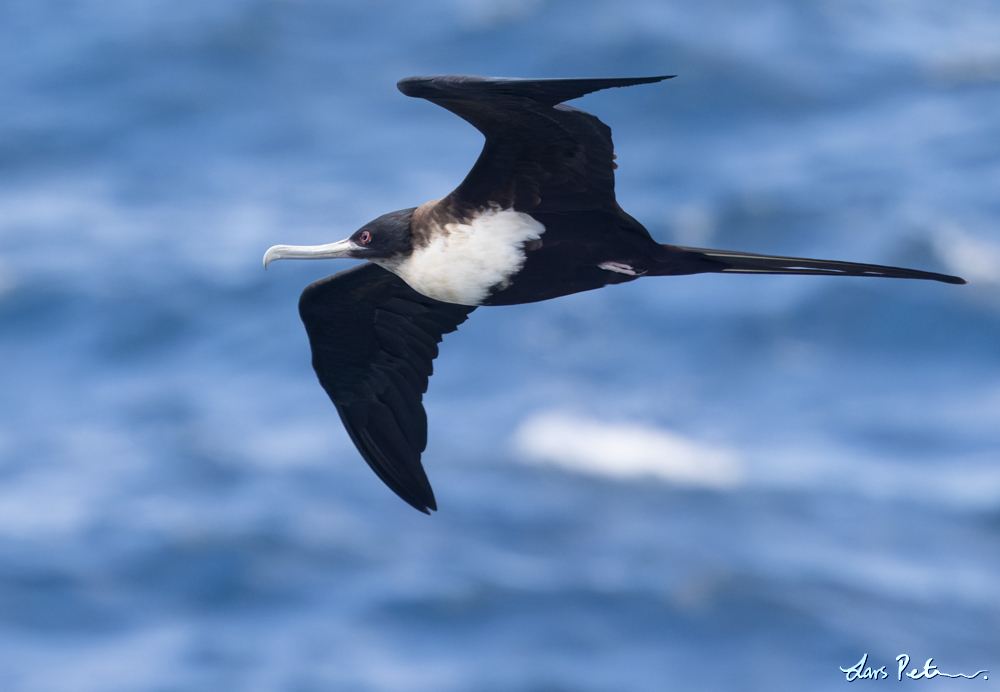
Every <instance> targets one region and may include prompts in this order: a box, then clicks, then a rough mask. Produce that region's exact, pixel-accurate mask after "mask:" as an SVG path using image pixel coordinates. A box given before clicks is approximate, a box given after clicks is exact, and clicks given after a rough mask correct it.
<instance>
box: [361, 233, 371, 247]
mask: <svg viewBox="0 0 1000 692" xmlns="http://www.w3.org/2000/svg"><path fill="white" fill-rule="evenodd" d="M371 239H372V234H371V233H369V232H368V231H361V242H362V243H364V244H365V245H367V244H368V243H369V242H370V241H371Z"/></svg>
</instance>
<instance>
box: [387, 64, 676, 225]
mask: <svg viewBox="0 0 1000 692" xmlns="http://www.w3.org/2000/svg"><path fill="white" fill-rule="evenodd" d="M669 78H670V77H667V76H663V77H639V78H623V79H497V78H491V77H472V76H468V75H451V76H440V77H409V78H407V79H403V80H401V81H400V82H399V83H398V84H397V86H398V87H399V90H400V91H401V92H403V93H404V94H406V95H407V96H414V97H418V98H424V99H427V100H428V101H430V102H432V103H435V104H437V105H439V106H441V107H442V108H446V109H448V110H449V111H451V112H452V113H454V114H455V115H457V116H459V117H460V118H462V119H464V120H466V121H467V122H469V123H471V124H472V125H473V126H474V127H475V128H476V129H477V130H479V131H480V132H481V133H483V135H484V136H485V137H486V143H485V144H484V145H483V151H482V153H481V154H480V155H479V158H478V159H477V160H476V163H475V165H473V167H472V170H471V171H469V174H468V175H467V176H466V178H465V180H463V181H462V183H461V185H459V186H458V188H456V189H455V191H454V192H452V193H451V194H450V195H449V196H448V197H446V198H445V199H444V200H443V202H444V204H445V207H446V208H447V209H448V211H449V212H450V213H453V214H457V215H460V216H461V215H463V214H470V213H474V212H476V211H478V210H481V209H484V208H486V207H487V206H489V204H491V203H494V204H499V205H500V206H501V207H502V208H504V209H511V208H513V209H514V210H516V211H521V212H530V213H542V212H572V211H593V210H599V209H603V210H606V211H618V210H619V207H618V203H617V202H616V201H615V176H614V169H615V164H614V147H613V144H612V142H611V128H610V127H608V126H607V125H605V124H604V123H602V122H601V121H600V120H598V119H597V118H596V117H594V116H593V115H591V114H589V113H585V112H583V111H581V110H578V109H576V108H573V107H571V106H566V105H562V104H563V101H568V100H570V99H575V98H579V97H581V96H583V95H585V94H589V93H591V92H594V91H598V90H600V89H608V88H610V87H624V86H632V85H634V84H650V83H652V82H659V81H662V80H664V79H669ZM637 226H638V225H637ZM638 228H641V226H638Z"/></svg>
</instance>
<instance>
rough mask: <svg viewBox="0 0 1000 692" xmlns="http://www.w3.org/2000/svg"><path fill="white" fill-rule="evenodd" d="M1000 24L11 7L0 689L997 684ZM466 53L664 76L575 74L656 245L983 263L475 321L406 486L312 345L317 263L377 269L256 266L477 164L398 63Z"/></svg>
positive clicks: (259, 4) (582, 4)
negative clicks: (598, 85) (309, 293)
mask: <svg viewBox="0 0 1000 692" xmlns="http://www.w3.org/2000/svg"><path fill="white" fill-rule="evenodd" d="M998 36H1000V5H998V4H997V3H996V2H992V1H990V0H951V1H949V2H941V1H940V0H907V1H905V2H903V1H896V0H886V1H884V2H877V3H872V2H867V1H862V0H802V1H800V0H749V1H746V0H739V1H738V0H705V1H704V2H697V3H689V2H680V1H679V0H676V1H675V0H666V1H664V0H656V1H653V0H648V1H641V0H640V1H629V0H621V1H619V0H616V1H614V2H611V1H605V0H575V1H570V0H429V1H428V2H419V3H418V2H405V1H403V0H365V1H364V2H362V1H361V0H343V1H341V2H332V1H331V2H324V1H321V0H212V1H210V2H206V1H205V0H200V1H194V0H174V1H171V2H166V1H165V0H33V1H32V2H14V1H11V2H0V690H2V691H3V692H174V691H185V692H187V691H192V692H193V691H202V690H204V691H212V692H217V691H220V690H240V691H248V692H258V691H259V692H271V691H274V692H283V691H288V692H308V691H317V692H318V691H331V690H332V691H340V690H346V691H358V692H369V691H370V692H376V691H377V692H390V691H400V692H423V691H428V692H466V691H477V692H478V691H483V692H504V691H511V692H514V691H529V692H568V691H574V692H576V691H582V692H598V691H616V692H617V691H636V692H660V691H663V690H708V691H713V690H720V691H729V690H767V691H779V692H780V691H784V690H789V691H791V690H807V689H808V690H834V689H842V688H844V687H845V685H854V686H865V687H866V688H870V687H876V688H878V689H882V688H888V687H890V686H898V688H899V689H904V688H905V689H907V690H908V689H911V688H913V689H916V688H917V687H920V688H922V689H926V690H933V691H934V692H939V691H944V690H963V691H965V690H983V689H992V688H993V687H995V686H996V685H997V684H998V682H997V681H1000V194H998V193H1000V42H998V40H997V37H998ZM443 73H444V74H447V73H469V74H485V75H497V76H508V77H610V76H644V75H660V74H676V75H678V77H677V78H676V79H673V80H669V81H667V82H663V83H660V84H655V85H647V86H639V87H632V88H628V89H615V90H611V91H607V92H602V93H598V94H593V95H590V96H587V97H585V98H583V99H581V100H579V101H577V102H574V105H576V106H578V107H581V108H584V109H585V110H588V111H590V112H593V113H595V114H597V115H598V116H599V117H601V118H602V119H603V120H604V121H605V122H607V123H608V124H610V125H611V126H612V127H613V129H614V132H615V144H616V151H617V154H618V163H619V166H620V167H619V169H618V171H617V182H618V198H619V201H620V203H621V205H622V206H623V208H624V209H626V210H627V211H628V212H629V213H630V214H631V215H633V216H634V217H636V218H637V219H639V220H640V221H642V222H643V223H644V224H645V225H646V226H647V227H648V228H649V230H650V232H651V233H652V234H653V235H654V236H655V237H656V238H658V239H660V240H661V242H676V243H679V244H684V245H694V246H702V247H718V248H726V249H732V250H744V251H750V252H761V253H776V254H786V255H798V256H807V257H821V258H830V259H842V260H854V261H862V262H872V263H881V264H892V265H902V266H909V267H915V268H921V269H927V270H931V271H940V272H946V273H953V274H959V275H962V276H964V277H965V278H967V279H969V281H970V284H969V285H967V286H950V285H945V284H940V283H932V282H917V281H902V280H899V281H890V280H876V279H856V278H851V279H845V278H833V277H768V276H732V275H726V276H720V275H715V276H693V277H677V278H660V279H648V280H642V281H637V282H635V283H632V284H629V285H625V286H617V287H611V288H607V289H604V290H601V291H597V292H592V293H584V294H578V295H574V296H570V297H567V298H562V299H559V300H555V301H550V302H546V303H542V304H536V305H528V306H519V307H508V308H484V309H480V310H478V311H476V312H475V313H474V314H473V315H472V317H471V318H470V320H469V321H468V322H467V323H466V324H465V325H463V326H462V327H461V329H459V331H458V332H456V333H455V334H452V335H449V336H447V337H446V338H445V340H444V342H443V344H442V347H441V357H440V358H439V359H438V361H437V362H436V364H435V375H434V377H433V378H432V380H431V386H430V389H429V391H428V394H427V396H426V397H425V403H426V407H427V411H428V414H429V418H430V442H429V445H428V448H427V452H426V453H425V455H424V464H425V467H426V468H427V471H428V474H429V476H430V479H431V481H432V483H433V485H434V488H435V491H436V495H437V500H438V504H439V507H440V511H439V512H437V513H436V514H434V515H433V516H430V517H427V516H424V515H422V514H419V513H417V512H415V511H414V510H413V509H411V508H410V507H408V506H407V505H405V504H404V503H403V502H402V501H400V500H399V499H398V498H396V497H395V496H394V495H393V494H392V493H391V492H390V491H389V490H388V489H387V488H385V487H384V486H383V485H382V484H381V482H379V480H378V479H377V478H376V477H375V476H374V474H372V473H371V471H370V470H369V469H368V468H367V466H366V465H365V464H364V462H363V461H362V459H361V458H360V456H359V455H358V454H357V452H356V451H355V450H354V448H353V446H352V445H351V443H350V440H349V439H348V437H347V435H346V433H345V432H344V430H343V429H342V427H341V425H340V422H339V420H338V418H337V415H336V413H335V411H334V408H333V406H332V405H331V404H330V402H329V400H328V399H327V398H326V395H325V394H324V393H323V391H322V390H321V389H320V387H319V386H318V384H317V382H316V380H315V376H314V375H313V373H312V371H311V367H310V358H309V350H308V344H307V342H306V337H305V333H304V330H303V329H302V326H301V324H300V322H299V320H298V315H297V311H296V303H297V300H298V295H299V293H300V291H301V290H302V288H303V287H305V286H306V285H307V284H308V283H309V282H311V281H314V280H316V279H318V278H320V277H322V276H325V275H327V274H330V273H333V272H335V271H338V270H340V269H343V268H346V267H347V266H349V264H350V263H349V262H338V261H328V262H279V263H276V264H274V265H272V266H271V267H270V269H269V270H268V271H267V272H266V273H265V271H264V270H263V269H262V267H261V258H262V255H263V253H264V251H265V250H266V249H267V248H268V247H269V246H270V245H274V244H278V243H285V244H317V243H326V242H331V241H333V240H338V239H341V238H344V237H346V236H348V235H350V234H351V233H353V232H354V230H356V229H357V228H358V227H359V226H361V225H362V224H364V223H366V222H367V221H369V220H370V219H372V218H374V217H376V216H378V215H381V214H383V213H385V212H387V211H391V210H395V209H400V208H405V207H411V206H415V205H418V204H420V203H422V202H424V201H426V200H428V199H433V198H437V197H441V196H443V195H444V194H447V192H449V191H450V190H451V189H453V188H454V187H455V186H456V185H457V184H458V183H459V182H460V181H461V179H462V177H463V176H464V175H465V173H466V172H467V171H468V169H469V167H470V166H471V165H472V162H473V161H474V160H475V158H476V156H477V155H478V152H479V148H480V146H481V141H482V139H481V136H480V135H479V134H478V133H477V132H476V131H475V130H474V129H473V128H471V127H470V126H468V125H467V124H466V123H464V122H462V121H461V120H459V119H458V118H456V117H455V116H453V115H451V114H450V113H448V112H446V111H444V110H442V109H440V108H437V107H436V106H434V105H432V104H430V103H427V102H425V101H421V100H416V99H407V98H405V97H403V96H402V95H401V94H399V93H398V92H397V90H396V88H395V82H396V80H398V79H400V78H402V77H405V76H409V75H419V74H443ZM865 654H867V655H868V658H867V659H866V663H865V664H864V666H867V667H870V668H872V669H873V670H877V669H879V667H881V666H885V669H884V670H885V671H886V675H887V677H886V678H884V679H879V680H876V681H870V680H867V679H861V680H858V681H855V682H853V683H848V682H847V673H845V672H842V671H841V669H842V668H845V669H849V668H850V667H851V666H853V665H854V664H856V663H858V662H859V661H860V660H861V659H862V657H863V656H864V655H865ZM900 655H906V656H908V657H909V667H908V669H907V670H910V669H918V670H923V669H924V662H925V661H926V660H927V659H930V658H933V663H932V664H930V665H934V666H937V667H938V668H937V670H939V671H941V672H944V673H949V674H959V673H962V674H967V675H972V674H973V673H976V672H977V671H980V670H983V669H986V670H989V671H990V672H989V673H988V674H980V675H979V676H978V677H977V678H976V679H974V680H968V679H961V678H946V677H944V676H938V677H936V678H935V679H932V680H911V679H908V678H907V677H905V676H904V677H903V679H902V682H897V667H898V666H897V662H896V657H897V656H900ZM861 672H863V668H862V669H861ZM932 672H933V671H932ZM987 675H988V677H989V679H988V680H987V679H985V678H986V677H987Z"/></svg>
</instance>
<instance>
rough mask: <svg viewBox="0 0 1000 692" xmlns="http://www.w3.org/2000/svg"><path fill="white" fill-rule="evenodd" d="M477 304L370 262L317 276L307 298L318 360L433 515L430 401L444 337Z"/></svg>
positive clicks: (386, 478)
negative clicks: (412, 283) (426, 460)
mask: <svg viewBox="0 0 1000 692" xmlns="http://www.w3.org/2000/svg"><path fill="white" fill-rule="evenodd" d="M473 310H475V308H474V307H470V306H467V305H454V304H452V303H442V302H440V301H437V300H434V299H433V298H428V297H426V296H423V295H421V294H419V293H417V292H416V291H414V290H413V289H412V288H410V287H409V286H407V285H406V283H405V282H404V281H403V280H402V279H400V278H399V277H397V276H396V275H395V274H392V273H390V272H388V271H386V270H385V269H382V268H381V267H379V266H377V265H375V264H370V263H369V264H362V265H359V266H357V267H353V268H351V269H348V270H347V271H343V272H340V273H339V274H334V275H333V276H328V277H326V278H325V279H320V280H319V281H317V282H315V283H313V284H310V285H309V286H307V287H306V290H305V291H303V292H302V297H301V298H300V299H299V315H301V317H302V321H303V322H304V323H305V326H306V333H307V334H308V335H309V345H310V346H311V348H312V354H313V369H315V370H316V375H317V376H318V377H319V382H320V384H321V385H323V389H325V390H326V393H327V394H329V395H330V399H332V400H333V403H334V404H335V405H336V406H337V411H338V412H339V413H340V419H341V420H342V421H343V422H344V427H345V428H347V432H348V434H350V436H351V439H352V440H353V441H354V444H355V446H356V447H357V448H358V451H359V452H361V456H363V457H364V458H365V461H367V462H368V465H369V466H371V467H372V470H373V471H375V473H376V474H377V475H378V477H379V478H381V479H382V481H383V482H385V484H386V485H388V486H389V487H390V488H391V489H392V490H393V492H395V493H396V494H397V495H399V496H400V497H401V498H403V499H404V500H406V502H408V503H409V504H411V505H413V506H414V507H416V508H417V509H418V510H420V511H421V512H424V513H425V514H428V513H429V512H428V511H427V510H428V508H430V509H437V505H436V503H435V502H434V492H433V491H432V490H431V486H430V483H428V481H427V476H426V474H425V473H424V469H423V466H421V464H420V454H421V452H423V451H424V448H425V447H426V446H427V414H426V413H425V412H424V407H423V404H422V403H421V400H422V398H423V394H424V392H426V391H427V378H428V377H430V375H431V373H432V371H433V366H432V364H431V362H432V361H433V360H434V358H436V357H437V354H438V348H437V344H438V343H439V342H440V341H441V336H442V335H444V334H447V333H449V332H453V331H455V329H457V328H458V325H460V324H462V322H464V321H465V320H466V318H467V317H468V315H469V313H470V312H472V311H473Z"/></svg>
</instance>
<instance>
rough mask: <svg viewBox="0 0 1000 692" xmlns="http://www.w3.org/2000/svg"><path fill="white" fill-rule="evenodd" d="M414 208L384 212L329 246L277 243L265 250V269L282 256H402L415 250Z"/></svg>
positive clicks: (380, 258)
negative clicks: (411, 223) (413, 230)
mask: <svg viewBox="0 0 1000 692" xmlns="http://www.w3.org/2000/svg"><path fill="white" fill-rule="evenodd" d="M413 212H414V209H401V210H400V211H394V212H391V213H389V214H383V215H382V216H380V217H378V218H377V219H375V220H374V221H370V222H369V223H366V224H365V225H364V226H362V227H361V228H359V229H358V230H357V231H356V232H355V233H354V235H352V236H351V237H350V238H346V239H345V240H339V241H337V242H336V243H328V244H326V245H275V246H274V247H272V248H269V249H268V251H267V252H265V253H264V268H265V269H267V265H269V264H270V263H271V262H273V261H274V260H279V259H336V258H348V259H365V260H372V261H374V262H381V261H389V262H391V261H393V260H397V259H401V258H403V257H405V256H407V255H409V254H410V253H411V252H413V233H412V232H411V230H410V219H412V218H413Z"/></svg>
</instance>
